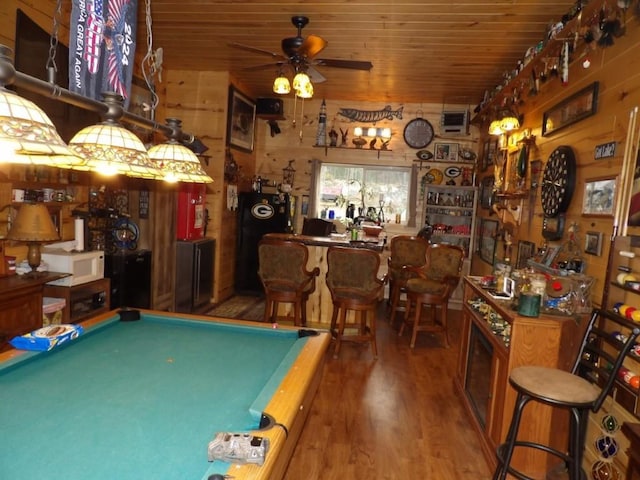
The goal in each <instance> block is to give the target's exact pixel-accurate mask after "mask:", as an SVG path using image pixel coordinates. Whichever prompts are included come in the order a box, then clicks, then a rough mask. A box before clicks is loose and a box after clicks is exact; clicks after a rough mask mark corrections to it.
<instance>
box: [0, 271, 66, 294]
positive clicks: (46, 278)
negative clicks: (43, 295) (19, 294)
mask: <svg viewBox="0 0 640 480" xmlns="http://www.w3.org/2000/svg"><path fill="white" fill-rule="evenodd" d="M68 276H69V274H68V273H59V272H38V273H37V275H33V276H32V275H28V274H26V275H8V276H6V277H0V295H4V294H7V293H9V292H16V291H18V290H21V289H23V288H30V287H33V286H34V285H35V286H37V285H43V284H45V283H48V282H53V281H54V280H58V279H59V278H64V277H68Z"/></svg>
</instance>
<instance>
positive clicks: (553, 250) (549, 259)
mask: <svg viewBox="0 0 640 480" xmlns="http://www.w3.org/2000/svg"><path fill="white" fill-rule="evenodd" d="M559 252H560V247H549V248H547V251H546V252H545V254H544V256H543V257H542V260H541V261H540V263H542V265H544V266H545V267H551V265H552V264H553V261H554V260H555V259H556V257H557V256H558V253H559Z"/></svg>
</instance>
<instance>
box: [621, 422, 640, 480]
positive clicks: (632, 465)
mask: <svg viewBox="0 0 640 480" xmlns="http://www.w3.org/2000/svg"><path fill="white" fill-rule="evenodd" d="M622 433H624V434H625V435H626V436H627V437H628V438H629V442H630V445H629V450H628V452H627V453H628V454H629V466H628V468H627V476H626V477H625V480H640V424H638V423H627V422H625V423H624V424H622Z"/></svg>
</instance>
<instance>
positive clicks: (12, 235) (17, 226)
mask: <svg viewBox="0 0 640 480" xmlns="http://www.w3.org/2000/svg"><path fill="white" fill-rule="evenodd" d="M7 239H8V240H15V241H18V242H25V243H27V245H28V246H29V250H28V252H27V262H28V263H29V266H30V267H31V272H30V273H29V274H28V275H36V271H37V269H38V266H39V265H40V260H41V255H40V244H41V243H43V242H52V241H54V240H59V239H60V236H59V235H58V232H57V231H56V227H55V225H54V224H53V221H52V220H51V215H50V214H49V210H48V209H47V207H46V206H45V205H43V204H39V203H25V204H23V205H22V206H21V207H20V210H18V215H17V216H16V219H15V220H14V222H13V226H12V227H11V230H9V233H8V234H7Z"/></svg>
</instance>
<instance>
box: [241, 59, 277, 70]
mask: <svg viewBox="0 0 640 480" xmlns="http://www.w3.org/2000/svg"><path fill="white" fill-rule="evenodd" d="M286 64H287V62H284V61H281V62H273V63H262V64H260V65H253V66H251V67H243V68H242V70H243V71H251V70H264V69H266V68H274V67H280V68H282V67H283V66H284V65H286Z"/></svg>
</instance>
